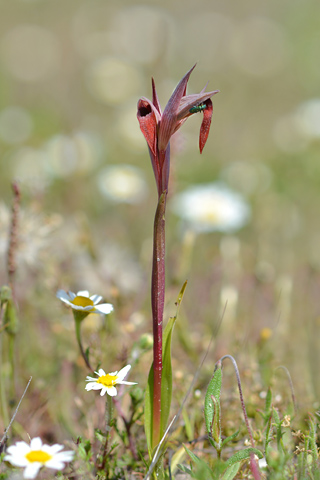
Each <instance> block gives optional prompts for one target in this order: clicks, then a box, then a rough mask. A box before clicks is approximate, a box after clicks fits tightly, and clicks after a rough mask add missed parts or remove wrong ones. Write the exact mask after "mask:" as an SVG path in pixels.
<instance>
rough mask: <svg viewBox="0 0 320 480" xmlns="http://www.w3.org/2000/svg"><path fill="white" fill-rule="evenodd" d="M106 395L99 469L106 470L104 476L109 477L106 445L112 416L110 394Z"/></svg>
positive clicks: (109, 436)
mask: <svg viewBox="0 0 320 480" xmlns="http://www.w3.org/2000/svg"><path fill="white" fill-rule="evenodd" d="M106 395H107V400H106V413H105V419H106V441H105V444H104V449H103V455H102V463H101V470H105V471H106V478H109V462H108V458H109V457H108V445H109V441H110V438H111V428H112V417H113V401H112V397H110V395H108V394H106Z"/></svg>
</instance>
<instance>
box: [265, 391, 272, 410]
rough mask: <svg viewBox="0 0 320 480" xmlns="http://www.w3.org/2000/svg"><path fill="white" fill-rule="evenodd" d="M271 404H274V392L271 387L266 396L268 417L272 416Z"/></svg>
mask: <svg viewBox="0 0 320 480" xmlns="http://www.w3.org/2000/svg"><path fill="white" fill-rule="evenodd" d="M271 403H272V392H271V388H270V387H269V388H268V392H267V396H266V406H265V412H266V416H267V417H269V416H270V410H271Z"/></svg>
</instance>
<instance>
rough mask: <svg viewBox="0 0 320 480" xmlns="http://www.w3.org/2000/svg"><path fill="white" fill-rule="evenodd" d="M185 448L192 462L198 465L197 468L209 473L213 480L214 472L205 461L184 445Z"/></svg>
mask: <svg viewBox="0 0 320 480" xmlns="http://www.w3.org/2000/svg"><path fill="white" fill-rule="evenodd" d="M183 446H184V448H185V451H186V452H187V454H188V455H189V457H190V458H191V460H192V461H193V462H194V464H195V465H196V467H197V468H198V469H200V470H202V471H205V472H207V473H208V475H210V477H211V478H212V471H211V469H210V467H209V465H208V464H207V463H206V462H205V461H204V460H202V459H201V458H199V457H198V456H197V455H195V454H194V453H193V452H191V450H189V449H188V448H187V447H186V446H185V445H183Z"/></svg>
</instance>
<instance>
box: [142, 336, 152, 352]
mask: <svg viewBox="0 0 320 480" xmlns="http://www.w3.org/2000/svg"><path fill="white" fill-rule="evenodd" d="M139 347H140V348H141V350H151V348H152V347H153V337H152V335H150V333H144V334H143V335H141V337H140V339H139Z"/></svg>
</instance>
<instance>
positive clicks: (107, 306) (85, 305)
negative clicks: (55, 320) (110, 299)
mask: <svg viewBox="0 0 320 480" xmlns="http://www.w3.org/2000/svg"><path fill="white" fill-rule="evenodd" d="M57 297H58V298H60V300H61V301H62V302H64V303H66V304H67V305H69V306H70V307H71V308H73V310H78V311H81V312H86V313H88V314H89V313H103V314H104V315H107V314H108V313H110V312H112V310H113V305H111V303H101V304H100V305H97V304H98V303H99V302H100V301H101V300H102V297H101V296H100V295H91V297H90V296H89V292H88V290H81V291H80V292H78V293H73V292H65V291H64V290H58V291H57Z"/></svg>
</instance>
